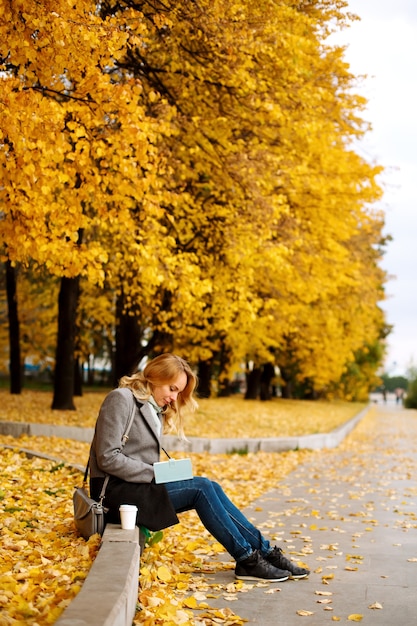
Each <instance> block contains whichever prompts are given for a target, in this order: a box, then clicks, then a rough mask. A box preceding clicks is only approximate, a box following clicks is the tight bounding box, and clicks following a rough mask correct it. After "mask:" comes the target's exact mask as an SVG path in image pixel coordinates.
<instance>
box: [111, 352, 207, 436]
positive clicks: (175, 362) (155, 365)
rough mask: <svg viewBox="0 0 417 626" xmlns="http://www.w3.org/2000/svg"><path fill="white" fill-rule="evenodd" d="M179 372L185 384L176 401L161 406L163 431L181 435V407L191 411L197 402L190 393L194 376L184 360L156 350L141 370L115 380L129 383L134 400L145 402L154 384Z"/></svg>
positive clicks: (157, 385)
mask: <svg viewBox="0 0 417 626" xmlns="http://www.w3.org/2000/svg"><path fill="white" fill-rule="evenodd" d="M181 372H184V373H185V374H186V376H187V384H186V386H185V388H184V389H183V391H181V392H180V393H179V394H178V398H177V400H176V402H172V403H171V404H168V405H166V406H165V407H164V410H163V414H164V432H172V431H173V430H174V431H176V433H177V434H178V436H179V437H181V438H185V435H184V419H183V414H182V410H181V409H182V408H183V407H185V406H186V407H187V408H188V409H189V410H191V411H195V409H196V408H197V406H198V404H197V401H196V400H195V398H194V396H193V393H194V390H195V388H196V386H197V376H196V375H195V374H194V372H193V371H192V369H191V367H190V366H189V364H188V363H187V361H185V360H184V359H182V358H181V357H179V356H177V355H176V354H171V353H169V352H166V353H165V354H160V355H159V356H157V357H155V358H154V359H152V361H149V362H148V363H147V364H146V366H145V368H144V370H143V371H141V372H135V373H134V374H132V376H123V377H122V378H121V379H120V381H119V387H129V389H131V390H132V392H133V394H134V396H135V397H136V398H137V399H138V400H140V401H141V402H147V401H148V400H149V398H150V397H151V396H152V393H153V389H154V387H159V386H161V385H169V384H170V383H171V382H173V381H174V380H175V379H176V378H177V376H178V374H180V373H181Z"/></svg>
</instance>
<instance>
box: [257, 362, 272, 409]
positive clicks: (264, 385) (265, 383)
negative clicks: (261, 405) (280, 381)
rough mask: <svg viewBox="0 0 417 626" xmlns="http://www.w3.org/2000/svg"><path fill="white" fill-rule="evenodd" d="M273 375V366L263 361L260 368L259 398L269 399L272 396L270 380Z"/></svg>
mask: <svg viewBox="0 0 417 626" xmlns="http://www.w3.org/2000/svg"><path fill="white" fill-rule="evenodd" d="M274 376H275V368H274V366H273V365H272V363H265V365H264V366H263V368H262V374H261V379H260V399H261V400H270V399H271V397H272V386H271V382H272V379H273V378H274Z"/></svg>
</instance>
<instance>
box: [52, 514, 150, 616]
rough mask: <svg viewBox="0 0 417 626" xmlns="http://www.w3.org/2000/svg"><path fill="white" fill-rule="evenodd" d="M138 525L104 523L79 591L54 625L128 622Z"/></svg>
mask: <svg viewBox="0 0 417 626" xmlns="http://www.w3.org/2000/svg"><path fill="white" fill-rule="evenodd" d="M139 558H140V549H139V528H137V527H136V528H135V529H134V530H122V529H121V527H120V526H118V525H116V524H107V526H106V529H105V531H104V534H103V538H102V544H101V546H100V550H99V552H98V555H97V557H96V559H95V561H94V563H93V565H92V566H91V569H90V571H89V573H88V576H87V578H86V579H85V581H84V584H83V586H82V587H81V590H80V592H79V593H78V594H77V595H76V596H75V598H74V600H73V601H72V602H71V604H70V605H69V606H68V607H67V608H66V609H65V611H64V612H63V613H62V615H61V617H59V618H58V620H57V621H56V622H55V624H56V626H128V625H130V624H132V622H133V618H134V616H135V613H136V604H137V601H138V588H139Z"/></svg>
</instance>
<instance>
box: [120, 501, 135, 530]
mask: <svg viewBox="0 0 417 626" xmlns="http://www.w3.org/2000/svg"><path fill="white" fill-rule="evenodd" d="M119 511H120V521H121V523H122V528H123V530H133V528H134V527H135V525H136V513H137V512H138V507H137V506H136V505H135V504H121V505H120V507H119Z"/></svg>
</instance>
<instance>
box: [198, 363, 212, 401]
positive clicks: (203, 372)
mask: <svg viewBox="0 0 417 626" xmlns="http://www.w3.org/2000/svg"><path fill="white" fill-rule="evenodd" d="M212 366H213V362H212V361H211V360H208V361H199V362H198V395H199V397H200V398H210V395H211V372H212Z"/></svg>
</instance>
